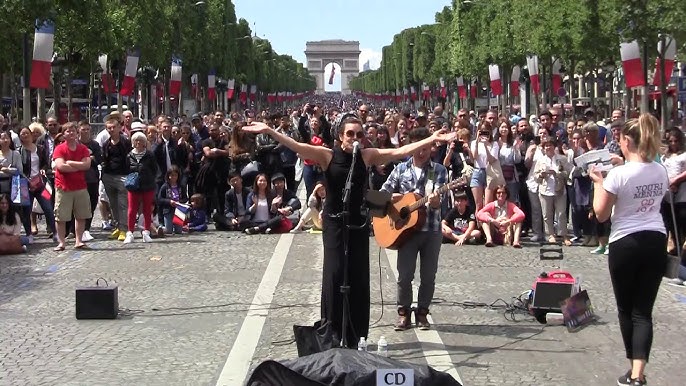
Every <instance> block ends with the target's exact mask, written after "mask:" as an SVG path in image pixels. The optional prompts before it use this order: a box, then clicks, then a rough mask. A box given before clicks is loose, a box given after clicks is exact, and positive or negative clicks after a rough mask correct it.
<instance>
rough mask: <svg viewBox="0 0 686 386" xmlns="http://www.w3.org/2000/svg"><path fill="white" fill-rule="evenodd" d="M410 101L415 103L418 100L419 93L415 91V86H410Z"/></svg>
mask: <svg viewBox="0 0 686 386" xmlns="http://www.w3.org/2000/svg"><path fill="white" fill-rule="evenodd" d="M410 99H411V100H413V101H416V100H417V91H416V90H415V89H414V86H410Z"/></svg>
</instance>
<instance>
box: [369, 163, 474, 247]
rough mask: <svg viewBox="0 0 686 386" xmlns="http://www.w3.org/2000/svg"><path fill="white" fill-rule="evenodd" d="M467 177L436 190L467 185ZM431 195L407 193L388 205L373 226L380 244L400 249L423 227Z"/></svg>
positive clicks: (440, 190) (441, 190)
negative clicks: (384, 213)
mask: <svg viewBox="0 0 686 386" xmlns="http://www.w3.org/2000/svg"><path fill="white" fill-rule="evenodd" d="M466 180H467V179H466V177H460V178H458V179H455V180H453V181H450V182H449V183H447V184H445V185H443V186H442V187H440V188H439V189H438V190H436V192H438V193H439V194H443V193H445V192H447V191H449V190H451V189H453V188H456V187H458V186H461V185H465V183H466ZM428 201H429V197H428V196H426V197H422V196H421V195H419V194H417V193H406V194H404V195H403V197H402V198H401V199H400V200H399V201H397V202H395V203H390V204H389V205H388V207H387V209H388V210H387V214H386V216H384V217H374V219H373V221H372V227H373V228H374V238H376V242H377V244H379V246H381V247H384V248H388V249H398V248H399V247H400V246H401V245H402V244H403V243H404V242H405V241H406V240H407V239H408V238H409V237H410V236H411V235H412V234H413V233H414V232H416V231H418V230H420V229H422V227H423V226H424V222H426V203H427V202H428Z"/></svg>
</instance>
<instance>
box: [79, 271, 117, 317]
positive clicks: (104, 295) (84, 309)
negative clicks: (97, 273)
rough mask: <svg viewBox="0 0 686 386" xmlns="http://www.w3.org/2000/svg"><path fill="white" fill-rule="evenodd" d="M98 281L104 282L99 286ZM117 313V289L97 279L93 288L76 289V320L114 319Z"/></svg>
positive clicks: (114, 285) (115, 286)
mask: <svg viewBox="0 0 686 386" xmlns="http://www.w3.org/2000/svg"><path fill="white" fill-rule="evenodd" d="M100 280H103V281H104V282H105V285H104V286H101V285H100ZM118 313H119V289H118V286H117V285H116V284H113V285H109V283H107V281H106V280H104V279H98V280H97V281H96V282H95V287H77V288H76V319H116V318H117V314H118Z"/></svg>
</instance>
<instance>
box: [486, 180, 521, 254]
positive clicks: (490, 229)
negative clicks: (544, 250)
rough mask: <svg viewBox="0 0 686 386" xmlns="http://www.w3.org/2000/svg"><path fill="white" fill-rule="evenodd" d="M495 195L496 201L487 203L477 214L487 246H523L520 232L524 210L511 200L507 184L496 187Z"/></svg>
mask: <svg viewBox="0 0 686 386" xmlns="http://www.w3.org/2000/svg"><path fill="white" fill-rule="evenodd" d="M495 197H496V199H495V201H493V202H490V203H488V204H486V206H484V207H483V208H481V210H480V211H479V212H478V213H477V214H476V218H477V219H478V220H479V221H480V222H481V226H482V228H483V231H484V235H485V236H486V246H487V247H493V246H495V244H499V245H503V244H504V245H510V244H511V245H512V246H513V247H515V248H521V247H522V246H521V245H520V244H519V234H520V233H521V230H522V221H524V212H522V210H521V209H519V208H518V207H517V205H515V204H514V203H513V202H511V201H509V198H510V192H509V191H508V190H507V186H506V185H501V186H498V187H497V188H496V190H495Z"/></svg>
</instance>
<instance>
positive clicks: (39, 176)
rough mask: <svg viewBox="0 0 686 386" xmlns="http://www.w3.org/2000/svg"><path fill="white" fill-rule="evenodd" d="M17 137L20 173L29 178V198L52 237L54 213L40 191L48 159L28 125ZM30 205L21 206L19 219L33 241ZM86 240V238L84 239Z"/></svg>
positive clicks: (53, 232) (42, 187)
mask: <svg viewBox="0 0 686 386" xmlns="http://www.w3.org/2000/svg"><path fill="white" fill-rule="evenodd" d="M19 139H20V141H21V146H20V147H19V149H18V152H19V155H20V156H21V171H22V174H23V175H24V176H25V177H26V178H28V179H29V198H30V200H31V202H33V200H34V199H35V200H36V202H38V205H39V206H40V208H41V209H42V210H43V213H44V214H45V222H46V226H47V232H48V234H52V235H53V236H52V237H54V235H55V233H56V229H55V214H54V210H53V206H52V203H51V202H50V200H49V199H46V198H45V197H43V195H42V194H41V193H43V190H44V189H45V180H44V179H43V173H44V170H46V169H47V168H48V163H49V161H48V159H46V158H44V157H45V152H44V151H43V149H41V148H39V147H38V146H37V145H36V144H35V143H34V141H33V135H32V133H31V130H30V129H29V128H28V127H24V128H22V129H21V131H20V132H19ZM31 209H32V207H31V205H28V206H23V207H22V208H21V210H22V214H21V221H22V223H23V225H24V231H25V232H26V234H27V235H28V237H29V241H30V242H31V243H32V242H33V232H32V231H31ZM84 241H88V240H84Z"/></svg>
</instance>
